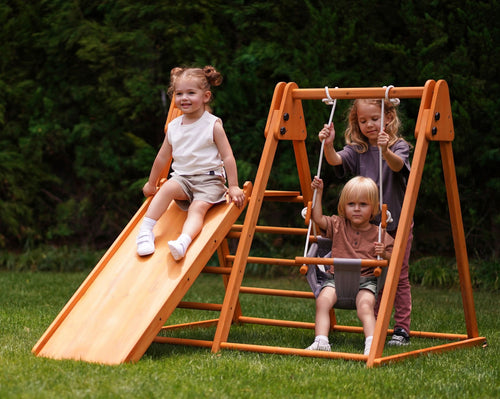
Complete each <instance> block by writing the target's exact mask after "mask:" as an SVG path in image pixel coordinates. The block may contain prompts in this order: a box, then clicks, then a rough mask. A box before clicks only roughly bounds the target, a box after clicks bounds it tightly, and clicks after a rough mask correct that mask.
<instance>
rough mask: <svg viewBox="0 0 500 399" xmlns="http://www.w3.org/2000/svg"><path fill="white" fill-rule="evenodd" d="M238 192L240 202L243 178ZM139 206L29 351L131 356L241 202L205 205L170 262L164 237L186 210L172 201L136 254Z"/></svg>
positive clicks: (96, 357)
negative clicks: (149, 246)
mask: <svg viewBox="0 0 500 399" xmlns="http://www.w3.org/2000/svg"><path fill="white" fill-rule="evenodd" d="M244 190H245V194H246V201H245V206H246V204H247V202H248V198H249V195H250V191H251V183H247V184H246V185H245V188H244ZM147 205H148V203H145V204H144V205H143V207H142V208H141V209H140V210H139V211H138V212H137V214H136V215H135V216H134V218H133V219H132V220H131V222H130V223H129V224H128V225H127V227H126V228H125V229H124V231H123V232H122V234H121V235H120V236H119V237H118V238H117V240H116V241H115V243H114V244H113V245H112V246H111V248H110V249H109V250H108V251H107V252H106V254H105V255H104V256H103V258H102V259H101V261H100V262H99V263H98V264H97V265H96V267H95V268H94V270H93V271H92V272H91V274H90V275H89V276H88V277H87V278H86V280H85V281H84V282H83V283H82V284H81V286H80V287H79V288H78V290H77V291H76V292H75V294H74V295H73V297H72V298H71V299H70V301H69V302H68V303H67V304H66V306H65V307H64V308H63V309H62V310H61V312H60V313H59V315H58V316H57V317H56V319H55V320H54V321H53V322H52V324H51V325H50V327H49V328H48V329H47V331H46V332H45V333H44V334H43V336H42V337H41V338H40V340H39V341H38V342H37V344H36V345H35V346H34V347H33V350H32V351H33V353H35V354H36V355H37V356H42V357H48V358H52V359H73V360H83V361H88V362H96V363H103V364H120V363H123V362H131V361H137V360H139V359H140V358H141V357H142V355H143V354H144V352H145V351H146V350H147V348H148V347H149V346H150V345H151V343H152V341H153V339H154V338H155V336H156V335H157V334H158V332H159V331H160V329H161V327H162V326H163V325H164V324H165V322H166V320H167V319H168V318H169V317H170V315H171V314H172V312H173V311H174V310H175V308H176V307H177V305H178V304H179V302H180V301H181V299H182V298H183V296H184V295H185V294H186V292H187V291H188V289H189V288H190V287H191V285H192V283H193V282H194V281H195V279H196V278H197V276H198V275H199V273H200V272H201V271H202V269H203V268H204V267H205V265H206V264H207V262H208V261H209V260H210V258H211V256H212V255H213V254H214V252H215V251H216V250H217V247H218V246H219V245H220V243H221V242H222V241H223V239H224V238H225V236H226V235H227V233H228V232H229V230H230V229H231V226H232V225H233V224H234V222H235V221H236V220H237V218H238V216H239V215H240V214H241V212H242V210H243V209H244V207H245V206H244V207H242V208H238V207H236V206H235V205H234V204H219V205H216V206H214V207H213V208H211V209H210V210H209V212H208V213H207V215H206V218H205V223H204V226H203V229H202V231H201V232H200V234H199V235H198V237H196V239H195V240H193V242H192V244H191V246H190V247H189V249H188V251H187V254H186V256H185V257H184V258H183V259H182V260H181V261H179V262H176V261H175V260H174V259H173V258H172V256H171V254H170V251H169V249H168V245H167V241H169V240H172V239H176V238H177V236H178V235H179V234H180V233H181V230H182V225H183V224H184V220H185V218H186V212H183V211H181V210H180V208H179V207H178V206H177V205H176V204H175V203H172V204H171V205H170V207H169V208H168V210H167V211H166V212H165V214H164V215H163V216H162V217H161V218H160V219H159V220H158V222H157V224H156V226H155V230H154V232H155V236H156V238H155V245H156V251H155V253H154V254H153V255H150V256H147V257H139V256H138V255H137V254H136V243H135V240H136V237H137V233H138V229H139V225H140V223H139V222H140V221H141V220H142V217H143V215H144V213H145V211H146V208H147Z"/></svg>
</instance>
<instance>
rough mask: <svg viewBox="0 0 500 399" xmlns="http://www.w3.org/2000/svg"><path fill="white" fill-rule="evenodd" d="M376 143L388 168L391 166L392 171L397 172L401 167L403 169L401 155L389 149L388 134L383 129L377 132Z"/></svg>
mask: <svg viewBox="0 0 500 399" xmlns="http://www.w3.org/2000/svg"><path fill="white" fill-rule="evenodd" d="M377 145H378V146H379V147H380V148H382V156H383V157H384V159H385V162H387V165H389V168H391V170H393V171H394V172H399V171H400V170H401V169H403V166H404V161H403V160H402V159H401V157H399V156H398V155H396V154H394V152H392V151H391V150H390V149H389V135H388V134H387V133H386V132H385V131H382V132H380V133H379V135H378V138H377Z"/></svg>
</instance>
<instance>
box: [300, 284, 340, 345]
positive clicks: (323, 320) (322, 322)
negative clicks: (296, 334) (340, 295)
mask: <svg viewBox="0 0 500 399" xmlns="http://www.w3.org/2000/svg"><path fill="white" fill-rule="evenodd" d="M335 302H337V292H336V291H335V288H333V287H325V288H323V289H322V290H321V292H320V293H319V295H318V297H317V298H316V324H315V327H314V331H315V334H316V337H315V339H314V342H313V343H312V345H310V346H309V347H307V348H306V349H309V350H324V351H329V350H330V343H329V341H328V333H329V332H330V309H331V308H332V307H333V305H335Z"/></svg>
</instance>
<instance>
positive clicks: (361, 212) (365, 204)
mask: <svg viewBox="0 0 500 399" xmlns="http://www.w3.org/2000/svg"><path fill="white" fill-rule="evenodd" d="M372 213H373V206H372V204H371V203H370V202H369V201H368V198H363V197H361V198H356V199H351V200H350V201H347V203H346V205H345V217H346V219H347V220H349V221H350V222H351V225H352V226H353V227H356V228H358V229H365V228H368V227H369V225H370V219H371V217H372Z"/></svg>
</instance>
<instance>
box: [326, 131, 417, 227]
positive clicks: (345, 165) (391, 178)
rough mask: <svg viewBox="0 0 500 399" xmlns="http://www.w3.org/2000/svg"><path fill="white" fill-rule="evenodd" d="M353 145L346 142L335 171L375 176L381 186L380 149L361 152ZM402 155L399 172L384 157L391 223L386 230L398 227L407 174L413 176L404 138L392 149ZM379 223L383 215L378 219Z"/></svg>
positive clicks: (385, 196)
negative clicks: (339, 163) (401, 165)
mask: <svg viewBox="0 0 500 399" xmlns="http://www.w3.org/2000/svg"><path fill="white" fill-rule="evenodd" d="M355 148H356V147H355V146H354V145H346V146H345V147H344V149H343V150H341V151H339V152H338V154H339V155H340V156H341V157H342V165H338V166H336V167H335V168H334V169H335V174H336V175H337V177H340V178H343V177H345V176H346V175H354V176H365V177H369V178H371V179H373V180H374V181H375V183H377V186H379V189H380V183H379V181H380V179H379V149H378V147H377V146H370V147H369V148H368V151H366V152H364V153H361V154H360V153H359V152H357V151H356V149H355ZM389 149H390V150H391V151H392V152H393V153H394V154H396V155H397V156H399V157H400V158H401V159H402V160H403V162H404V166H403V168H402V169H401V170H400V171H399V172H394V171H393V170H392V169H391V168H390V167H389V165H387V162H385V160H382V180H383V181H382V183H383V185H384V187H382V189H383V192H382V195H383V201H384V203H385V204H387V208H388V210H389V211H390V212H391V216H392V219H393V222H392V223H389V224H387V231H389V232H392V231H395V230H396V229H397V227H398V223H399V216H400V215H401V208H402V206H403V199H404V195H405V191H406V184H407V182H408V176H409V175H410V159H409V158H410V146H409V145H408V143H407V142H406V141H405V140H398V141H396V142H395V143H394V144H393V145H392V146H391V147H390V148H389ZM375 222H376V223H377V224H378V223H380V215H379V216H377V217H376V218H375Z"/></svg>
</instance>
